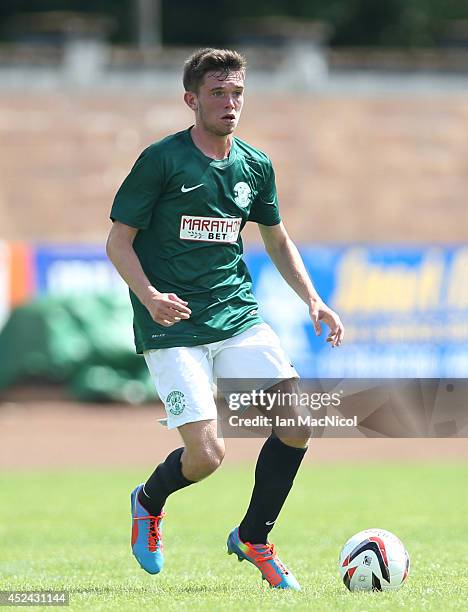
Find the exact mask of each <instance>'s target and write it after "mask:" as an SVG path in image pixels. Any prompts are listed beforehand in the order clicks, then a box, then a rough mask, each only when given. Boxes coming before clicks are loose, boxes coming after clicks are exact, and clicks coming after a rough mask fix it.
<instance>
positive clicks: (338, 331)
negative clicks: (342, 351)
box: [309, 300, 344, 346]
mask: <svg viewBox="0 0 468 612" xmlns="http://www.w3.org/2000/svg"><path fill="white" fill-rule="evenodd" d="M309 313H310V318H311V319H312V323H313V325H314V329H315V333H316V335H317V336H320V335H321V333H322V321H323V323H325V325H328V327H329V328H330V331H329V333H328V337H327V342H330V344H331V346H340V344H341V342H342V341H343V337H344V326H343V323H342V322H341V319H340V317H339V316H338V315H337V314H336V312H334V311H333V310H332V309H331V308H329V307H328V306H327V305H326V304H324V303H323V302H322V301H321V300H318V301H314V302H312V303H311V304H310V306H309Z"/></svg>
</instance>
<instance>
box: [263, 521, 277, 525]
mask: <svg viewBox="0 0 468 612" xmlns="http://www.w3.org/2000/svg"><path fill="white" fill-rule="evenodd" d="M275 523H276V521H267V522H266V523H265V525H274V524H275Z"/></svg>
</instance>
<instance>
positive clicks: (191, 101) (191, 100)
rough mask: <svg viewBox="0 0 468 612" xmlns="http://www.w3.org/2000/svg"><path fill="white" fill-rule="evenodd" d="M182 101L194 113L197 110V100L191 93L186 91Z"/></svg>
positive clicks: (195, 95) (194, 94)
mask: <svg viewBox="0 0 468 612" xmlns="http://www.w3.org/2000/svg"><path fill="white" fill-rule="evenodd" d="M184 101H185V104H186V105H187V106H188V107H189V108H191V109H192V110H193V111H196V110H197V108H198V99H197V94H196V93H194V92H193V91H186V92H185V93H184Z"/></svg>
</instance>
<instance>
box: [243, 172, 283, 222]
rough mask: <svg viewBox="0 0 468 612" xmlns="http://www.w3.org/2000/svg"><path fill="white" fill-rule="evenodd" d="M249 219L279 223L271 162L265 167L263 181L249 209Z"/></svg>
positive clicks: (279, 217)
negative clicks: (264, 178)
mask: <svg viewBox="0 0 468 612" xmlns="http://www.w3.org/2000/svg"><path fill="white" fill-rule="evenodd" d="M249 221H254V222H255V223H260V224H261V225H278V223H281V216H280V213H279V206H278V194H277V193H276V183H275V172H274V170H273V166H272V164H271V162H270V163H269V165H268V168H267V172H266V180H265V183H264V185H263V187H262V189H261V190H260V192H259V194H258V195H257V197H256V198H255V200H254V202H253V204H252V207H251V209H250V214H249Z"/></svg>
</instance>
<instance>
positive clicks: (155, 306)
mask: <svg viewBox="0 0 468 612" xmlns="http://www.w3.org/2000/svg"><path fill="white" fill-rule="evenodd" d="M145 306H146V308H147V309H148V312H149V313H150V315H151V317H152V319H153V321H155V322H156V323H159V324H160V325H164V327H170V326H171V325H174V324H175V323H179V321H182V320H185V319H189V318H190V315H191V314H192V311H191V310H190V308H189V307H188V302H186V301H185V300H182V299H181V298H180V297H179V296H177V295H176V294H175V293H159V292H158V291H156V290H154V291H153V292H152V293H151V296H150V298H149V299H148V301H147V302H146V304H145Z"/></svg>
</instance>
